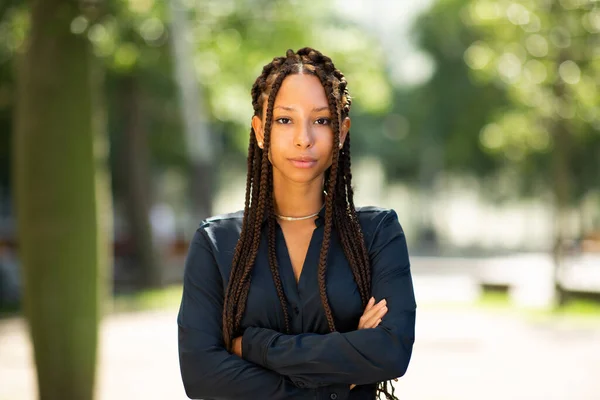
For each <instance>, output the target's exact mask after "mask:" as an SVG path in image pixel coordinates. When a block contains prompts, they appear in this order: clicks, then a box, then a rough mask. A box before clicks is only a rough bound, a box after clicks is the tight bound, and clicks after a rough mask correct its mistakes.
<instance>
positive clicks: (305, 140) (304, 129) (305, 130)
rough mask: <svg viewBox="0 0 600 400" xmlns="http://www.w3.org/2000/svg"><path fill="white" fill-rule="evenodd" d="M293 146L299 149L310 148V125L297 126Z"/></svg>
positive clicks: (311, 142)
mask: <svg viewBox="0 0 600 400" xmlns="http://www.w3.org/2000/svg"><path fill="white" fill-rule="evenodd" d="M294 144H295V145H296V147H298V148H301V149H307V148H310V147H311V146H312V145H313V144H314V141H313V135H312V131H311V126H310V124H308V123H305V124H298V129H297V131H296V134H295V136H294Z"/></svg>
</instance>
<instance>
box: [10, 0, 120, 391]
mask: <svg viewBox="0 0 600 400" xmlns="http://www.w3.org/2000/svg"><path fill="white" fill-rule="evenodd" d="M29 6H30V14H29V15H30V19H29V20H28V21H29V29H26V28H25V27H21V28H22V29H23V30H24V32H27V34H26V36H25V37H26V39H27V40H26V45H25V46H23V47H21V51H22V52H23V54H22V58H20V59H19V60H18V67H17V71H18V73H17V84H18V95H17V103H16V116H15V137H14V160H13V161H14V167H13V173H14V184H15V185H14V187H15V198H16V205H17V212H18V213H17V214H18V215H17V216H18V219H17V221H18V234H19V255H20V258H21V262H22V266H23V271H24V309H25V314H26V316H27V318H28V322H29V327H30V332H31V337H32V340H33V345H34V354H35V362H36V366H37V377H38V386H39V390H38V392H39V398H40V399H47V400H54V399H56V400H58V399H65V398H68V399H82V400H86V399H92V398H93V395H94V382H95V366H96V355H97V350H96V348H97V335H98V323H99V316H100V302H101V299H102V297H103V296H102V290H101V288H102V287H103V285H101V284H100V280H99V277H100V276H104V274H105V268H106V266H107V265H106V264H107V261H108V257H107V254H108V248H107V243H106V239H107V238H106V236H105V235H106V233H107V230H106V229H105V228H106V226H105V224H104V222H105V221H108V220H109V218H110V213H109V212H107V208H106V206H107V196H106V192H105V191H104V190H105V189H106V187H105V185H104V183H103V182H101V180H100V177H101V176H100V175H99V174H97V168H99V167H101V166H102V156H103V155H105V151H103V150H104V149H103V147H102V145H103V144H104V145H105V143H102V141H101V139H102V137H101V136H99V135H100V133H101V126H102V123H103V116H102V113H101V110H102V106H101V102H100V99H99V96H98V93H99V92H98V84H99V82H98V81H99V79H100V77H99V74H98V73H97V70H96V69H95V68H94V66H95V62H94V60H93V57H92V55H91V52H90V49H91V46H90V44H89V41H88V40H87V38H85V37H82V36H81V35H78V34H77V33H76V31H77V21H78V19H81V18H86V19H87V20H93V19H94V18H95V16H96V15H97V14H98V12H99V9H98V6H99V3H98V2H95V1H88V2H85V3H80V2H79V1H76V0H33V1H31V2H30V3H29ZM82 13H83V15H82ZM26 21H27V20H26Z"/></svg>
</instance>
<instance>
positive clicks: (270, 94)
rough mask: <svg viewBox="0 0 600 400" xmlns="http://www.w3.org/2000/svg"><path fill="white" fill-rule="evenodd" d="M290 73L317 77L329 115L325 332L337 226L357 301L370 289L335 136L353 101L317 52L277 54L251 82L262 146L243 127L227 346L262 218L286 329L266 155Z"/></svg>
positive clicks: (242, 303)
mask: <svg viewBox="0 0 600 400" xmlns="http://www.w3.org/2000/svg"><path fill="white" fill-rule="evenodd" d="M290 73H309V74H313V75H316V76H317V77H318V78H319V80H320V81H321V84H322V85H323V88H324V89H325V93H326V96H327V101H328V105H329V109H330V112H331V115H332V133H333V143H332V144H333V149H334V150H333V156H332V165H331V167H330V168H329V169H328V170H327V171H326V172H325V189H326V191H327V196H326V199H325V223H324V233H323V243H322V246H321V252H320V254H319V265H318V275H317V276H318V285H319V294H320V298H321V303H322V305H323V309H324V312H325V316H326V318H327V323H328V326H329V329H330V330H331V331H335V329H336V328H335V320H334V316H333V312H332V310H331V307H330V305H329V301H328V298H327V290H326V288H327V282H326V268H327V256H328V252H329V248H330V245H331V235H332V230H333V229H334V227H335V229H336V232H338V235H339V238H340V244H341V245H342V248H343V250H344V254H345V256H346V258H347V260H348V264H349V265H350V268H351V271H352V274H353V276H354V279H355V281H356V284H357V287H358V290H359V293H360V297H361V301H362V303H363V306H364V305H366V303H367V301H368V298H369V297H370V293H371V264H370V259H369V254H368V250H367V248H366V245H365V242H364V237H363V233H362V230H361V227H360V223H359V220H358V216H357V213H356V209H355V206H354V192H353V189H352V174H351V170H350V134H349V133H348V135H347V137H346V140H345V141H344V144H343V147H342V149H341V150H340V151H337V150H338V146H339V135H340V129H341V121H343V120H344V118H345V117H347V116H348V114H349V112H350V106H351V103H352V99H351V97H350V94H349V92H348V90H347V82H346V79H345V77H344V75H343V74H342V73H341V71H339V70H338V69H336V68H335V66H334V65H333V62H332V61H331V59H330V58H329V57H327V56H325V55H323V54H322V53H320V52H318V51H316V50H314V49H311V48H308V47H306V48H303V49H300V50H298V51H297V52H296V53H294V52H293V51H292V50H288V51H287V52H286V56H285V57H276V58H274V59H273V61H272V62H271V63H269V64H267V65H265V66H264V67H263V70H262V73H261V75H260V76H259V77H258V78H257V79H256V82H255V83H254V85H253V87H252V91H251V94H252V105H253V107H254V114H255V115H256V116H261V115H262V112H263V104H264V101H265V99H266V100H267V106H266V115H265V120H264V132H263V134H264V150H263V149H261V148H260V147H259V146H258V143H257V141H256V137H255V132H254V130H253V129H251V131H250V143H249V147H248V175H247V179H246V198H245V205H244V217H243V220H242V230H241V232H240V239H239V240H238V243H237V245H236V249H235V253H234V257H233V261H232V265H231V273H230V279H229V283H228V285H227V290H226V293H225V301H224V306H223V337H224V342H225V344H226V346H227V348H228V349H231V342H232V340H233V338H234V337H236V336H237V335H238V333H239V330H240V325H241V320H242V318H243V315H244V311H245V308H246V303H247V299H248V293H249V290H250V284H251V272H252V268H253V267H254V262H255V260H256V255H257V253H258V248H259V246H260V238H261V232H262V228H261V227H262V225H263V222H264V221H265V220H266V223H267V238H268V250H269V254H268V256H269V257H268V258H269V267H270V269H271V274H272V277H273V282H274V285H275V288H276V290H277V295H278V297H279V301H280V303H281V307H282V310H283V316H284V323H285V330H286V333H289V332H290V317H289V313H288V308H287V302H286V298H285V293H284V291H283V286H282V283H281V278H280V275H279V268H278V265H277V255H276V248H275V245H276V238H275V232H276V224H277V222H276V221H275V217H274V210H273V207H274V204H273V198H272V193H273V187H272V179H273V177H272V166H271V165H270V162H269V160H268V149H269V146H270V133H271V123H272V113H273V106H274V103H275V97H276V95H277V92H278V91H279V88H280V87H281V84H282V82H283V80H284V79H285V77H286V76H287V75H289V74H290ZM390 386H391V389H390V388H389V387H388V382H380V383H379V384H378V387H377V390H376V392H377V395H378V396H379V395H383V396H384V398H385V399H386V400H397V397H396V396H395V395H394V387H393V385H390Z"/></svg>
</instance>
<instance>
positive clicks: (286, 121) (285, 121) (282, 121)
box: [275, 118, 291, 125]
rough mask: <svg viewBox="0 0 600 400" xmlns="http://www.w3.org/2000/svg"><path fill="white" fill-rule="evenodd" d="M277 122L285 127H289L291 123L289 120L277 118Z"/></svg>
mask: <svg viewBox="0 0 600 400" xmlns="http://www.w3.org/2000/svg"><path fill="white" fill-rule="evenodd" d="M275 121H276V122H278V123H280V124H283V125H287V124H289V123H290V122H291V120H290V119H289V118H277V119H276V120H275Z"/></svg>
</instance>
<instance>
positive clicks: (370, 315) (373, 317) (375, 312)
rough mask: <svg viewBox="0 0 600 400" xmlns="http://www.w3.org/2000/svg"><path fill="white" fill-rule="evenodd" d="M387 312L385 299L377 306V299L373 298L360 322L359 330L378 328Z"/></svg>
mask: <svg viewBox="0 0 600 400" xmlns="http://www.w3.org/2000/svg"><path fill="white" fill-rule="evenodd" d="M387 310H388V309H387V306H386V301H385V299H383V300H381V301H380V302H379V303H377V304H375V298H374V297H371V299H370V300H369V302H368V303H367V307H366V308H365V311H364V312H363V315H362V317H360V320H359V321H358V329H369V328H376V327H377V325H379V323H380V322H381V319H382V318H383V316H384V315H385V314H386V313H387Z"/></svg>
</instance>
